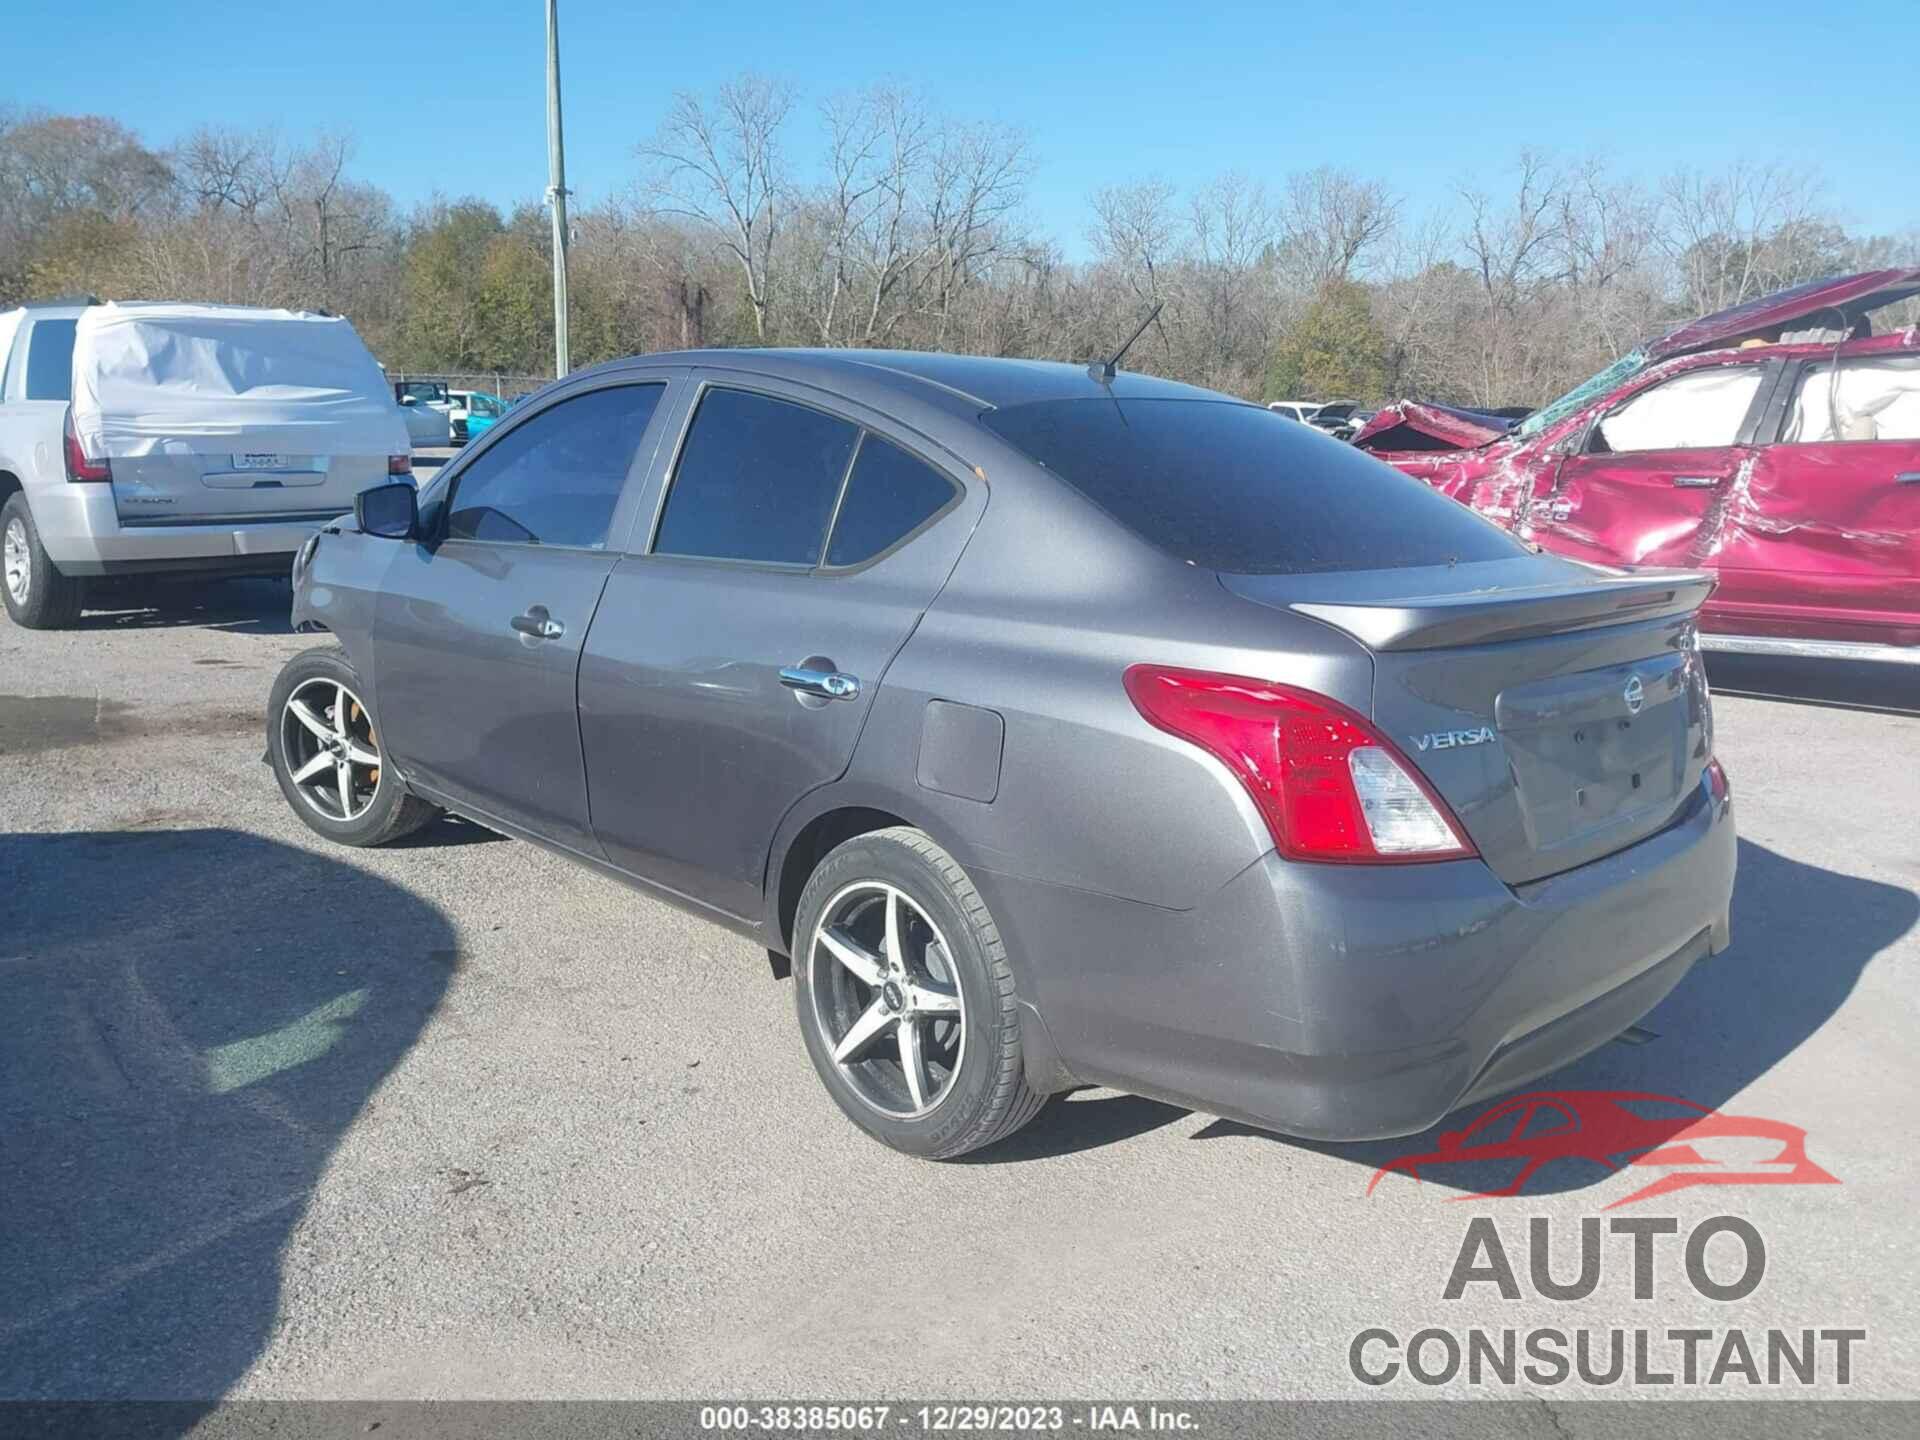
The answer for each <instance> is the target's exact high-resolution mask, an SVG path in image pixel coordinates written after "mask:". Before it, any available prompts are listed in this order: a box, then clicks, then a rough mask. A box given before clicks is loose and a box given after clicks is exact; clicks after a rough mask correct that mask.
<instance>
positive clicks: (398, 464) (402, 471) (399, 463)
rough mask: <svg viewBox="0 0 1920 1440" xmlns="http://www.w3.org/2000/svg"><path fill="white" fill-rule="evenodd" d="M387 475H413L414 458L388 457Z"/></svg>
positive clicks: (403, 456) (405, 456)
mask: <svg viewBox="0 0 1920 1440" xmlns="http://www.w3.org/2000/svg"><path fill="white" fill-rule="evenodd" d="M387 474H389V475H411V474H413V456H411V455H389V456H387Z"/></svg>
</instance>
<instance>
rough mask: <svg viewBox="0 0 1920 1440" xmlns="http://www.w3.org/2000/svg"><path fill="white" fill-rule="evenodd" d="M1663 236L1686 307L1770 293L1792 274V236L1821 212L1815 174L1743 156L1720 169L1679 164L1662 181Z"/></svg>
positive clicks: (1715, 306) (1702, 308)
mask: <svg viewBox="0 0 1920 1440" xmlns="http://www.w3.org/2000/svg"><path fill="white" fill-rule="evenodd" d="M1660 195H1661V200H1662V210H1663V213H1664V220H1665V224H1664V226H1663V227H1662V240H1663V243H1664V245H1665V248H1666V251H1667V253H1668V255H1669V257H1670V258H1671V260H1672V262H1673V264H1674V266H1675V267H1676V269H1677V270H1678V272H1679V279H1680V286H1681V290H1682V293H1683V294H1684V296H1685V299H1686V305H1687V308H1688V309H1689V310H1690V311H1691V312H1692V313H1693V314H1696V315H1701V314H1708V313H1710V312H1712V311H1715V310H1724V309H1726V308H1727V307H1728V306H1730V305H1738V304H1739V303H1740V302H1741V301H1743V300H1748V299H1751V298H1752V297H1754V296H1756V295H1762V294H1765V293H1766V292H1767V291H1768V290H1771V289H1775V288H1777V287H1778V286H1779V285H1781V284H1783V283H1786V281H1787V280H1788V279H1789V278H1806V277H1804V276H1797V275H1795V273H1794V266H1793V265H1792V264H1791V257H1792V254H1793V249H1792V246H1791V244H1790V241H1791V238H1792V237H1793V236H1794V235H1795V234H1796V233H1797V232H1801V231H1803V229H1804V227H1806V226H1807V225H1809V224H1810V223H1812V222H1813V221H1815V220H1816V219H1817V218H1819V217H1818V207H1819V201H1820V195H1821V185H1820V181H1819V180H1818V178H1817V177H1815V176H1813V175H1811V174H1809V173H1807V172H1804V171H1799V170H1794V169H1790V168H1789V167H1787V166H1784V165H1779V164H1753V163H1751V162H1748V161H1739V162H1737V163H1735V164H1733V165H1730V166H1729V167H1728V168H1727V169H1726V170H1724V171H1722V172H1720V173H1719V174H1717V175H1709V174H1706V173H1704V172H1701V171H1696V170H1679V171H1675V172H1674V173H1673V174H1672V175H1669V176H1668V177H1667V178H1666V180H1665V181H1664V182H1662V184H1661V187H1660Z"/></svg>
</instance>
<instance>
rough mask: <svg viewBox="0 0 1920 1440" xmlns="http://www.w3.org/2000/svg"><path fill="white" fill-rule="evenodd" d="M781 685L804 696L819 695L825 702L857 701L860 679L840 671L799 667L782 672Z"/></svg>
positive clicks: (787, 668) (790, 666)
mask: <svg viewBox="0 0 1920 1440" xmlns="http://www.w3.org/2000/svg"><path fill="white" fill-rule="evenodd" d="M780 683H781V684H782V685H784V686H786V687H787V688H788V689H789V690H798V691H799V692H800V693H801V694H802V695H818V696H819V697H820V698H821V699H823V700H857V699H858V698H859V697H860V677H859V676H857V675H843V674H842V673H841V672H840V671H838V670H804V669H802V668H800V667H799V666H797V665H789V666H786V667H785V668H784V669H782V670H781V672H780Z"/></svg>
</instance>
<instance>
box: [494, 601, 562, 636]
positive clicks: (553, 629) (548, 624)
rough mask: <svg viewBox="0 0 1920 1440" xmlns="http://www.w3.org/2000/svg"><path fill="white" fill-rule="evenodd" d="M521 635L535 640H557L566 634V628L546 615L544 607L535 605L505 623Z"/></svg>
mask: <svg viewBox="0 0 1920 1440" xmlns="http://www.w3.org/2000/svg"><path fill="white" fill-rule="evenodd" d="M507 623H508V624H509V625H511V626H513V628H514V629H516V630H518V631H519V632H520V633H521V634H522V635H531V636H533V638H534V639H536V640H558V639H559V638H560V637H561V636H562V635H564V634H566V633H567V627H566V626H564V625H562V624H561V623H560V622H559V621H558V620H556V619H554V618H553V616H551V615H549V614H548V613H547V607H546V606H544V605H535V606H533V607H532V608H531V609H529V610H528V611H527V613H526V614H524V615H516V616H514V617H513V619H511V620H509V621H508V622H507Z"/></svg>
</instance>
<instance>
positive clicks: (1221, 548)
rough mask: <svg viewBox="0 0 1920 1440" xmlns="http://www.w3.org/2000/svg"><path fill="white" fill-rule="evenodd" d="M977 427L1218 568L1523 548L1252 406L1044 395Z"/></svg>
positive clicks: (1307, 565)
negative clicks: (1067, 398) (1082, 398)
mask: <svg viewBox="0 0 1920 1440" xmlns="http://www.w3.org/2000/svg"><path fill="white" fill-rule="evenodd" d="M980 418H981V422H982V423H983V424H985V425H986V426H987V427H988V428H989V429H991V430H994V431H996V432H998V433H999V434H1000V435H1002V436H1004V437H1005V438H1006V439H1007V440H1009V441H1011V442H1012V443H1013V444H1014V445H1017V446H1018V447H1019V448H1020V449H1022V450H1024V451H1025V452H1026V453H1027V454H1028V455H1030V456H1032V457H1033V458H1034V459H1035V460H1037V461H1039V462H1040V463H1041V464H1042V465H1045V466H1046V467H1047V468H1048V469H1049V470H1052V471H1053V472H1054V473H1055V474H1057V475H1058V476H1059V477H1060V478H1061V479H1062V480H1065V481H1066V482H1067V483H1068V484H1069V485H1071V486H1073V487H1074V488H1075V489H1076V490H1079V491H1080V492H1081V493H1082V494H1084V495H1085V496H1086V497H1087V498H1088V499H1090V500H1092V501H1094V502H1095V503H1096V504H1098V505H1100V506H1101V507H1102V508H1103V509H1105V510H1106V511H1107V512H1108V513H1109V514H1111V515H1113V516H1114V517H1115V518H1116V519H1117V520H1119V521H1120V522H1121V523H1122V524H1124V525H1125V526H1127V527H1128V528H1129V529H1130V530H1132V531H1134V532H1135V533H1136V534H1138V535H1140V536H1141V537H1142V538H1143V539H1146V540H1149V541H1151V542H1152V543H1153V544H1155V545H1158V546H1159V547H1160V548H1161V549H1163V550H1166V551H1167V552H1169V553H1170V554H1172V555H1174V556H1176V557H1177V558H1179V559H1182V560H1186V561H1190V562H1191V563H1193V564H1195V565H1200V566H1204V567H1206V568H1207V569H1209V570H1224V571H1228V572H1230V573H1240V574H1256V575H1276V574H1298V573H1303V572H1308V571H1322V570H1385V569H1398V568H1400V567H1402V566H1408V565H1445V564H1447V563H1449V562H1450V561H1458V562H1460V563H1463V564H1464V563H1470V562H1473V561H1477V560H1506V559H1510V558H1512V557H1513V556H1515V555H1523V554H1525V553H1526V551H1525V550H1524V549H1522V547H1521V546H1520V544H1519V542H1518V541H1516V540H1514V539H1512V538H1511V537H1510V536H1508V535H1506V534H1505V533H1503V532H1502V531H1500V530H1498V529H1496V528H1495V527H1494V526H1493V525H1492V524H1491V523H1490V522H1488V521H1485V520H1482V519H1481V518H1480V517H1479V516H1477V515H1475V514H1474V513H1473V512H1472V511H1470V510H1468V509H1467V508H1466V507H1465V506H1464V505H1460V504H1457V503H1456V502H1454V501H1452V500H1449V499H1448V498H1447V497H1446V496H1444V495H1442V494H1440V493H1439V492H1438V491H1436V490H1431V489H1429V488H1427V486H1425V485H1423V484H1422V483H1421V482H1420V481H1418V480H1415V479H1412V478H1411V477H1410V476H1406V475H1402V474H1401V473H1400V472H1399V471H1397V470H1394V469H1393V468H1391V467H1390V466H1388V465H1386V464H1384V463H1382V462H1381V461H1379V460H1375V459H1374V458H1372V457H1371V456H1369V455H1366V454H1363V453H1362V452H1360V451H1358V450H1355V449H1353V448H1352V447H1351V446H1347V445H1342V444H1341V443H1339V442H1338V441H1336V440H1332V439H1329V438H1328V437H1326V436H1324V435H1322V434H1321V433H1320V432H1319V431H1317V430H1315V429H1313V428H1312V427H1311V426H1306V425H1289V424H1287V423H1286V422H1285V421H1283V420H1281V419H1280V418H1279V417H1278V416H1277V415H1275V414H1274V413H1273V412H1272V411H1269V410H1263V409H1259V408H1257V407H1255V406H1252V405H1236V404H1232V403H1230V402H1227V401H1209V400H1118V399H1105V400H1047V401H1041V402H1039V403H1037V404H1032V405H1015V406H1012V407H1009V408H1007V409H1004V410H991V411H988V412H987V413H986V414H985V415H983V416H981V417H980Z"/></svg>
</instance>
